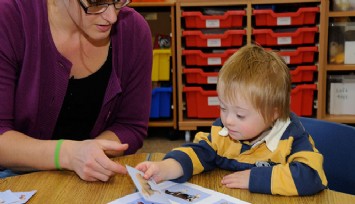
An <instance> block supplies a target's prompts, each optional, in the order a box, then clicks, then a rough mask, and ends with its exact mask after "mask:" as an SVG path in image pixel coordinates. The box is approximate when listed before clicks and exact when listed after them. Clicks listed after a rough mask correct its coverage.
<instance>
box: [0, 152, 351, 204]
mask: <svg viewBox="0 0 355 204" xmlns="http://www.w3.org/2000/svg"><path fill="white" fill-rule="evenodd" d="M163 156H164V154H161V153H154V154H150V155H149V154H146V153H142V154H135V155H129V156H124V157H119V158H115V159H114V160H115V161H118V162H120V163H121V164H127V165H130V166H133V167H134V166H135V165H136V164H138V163H139V162H141V161H145V160H146V159H147V158H148V157H149V159H150V160H154V161H155V160H160V159H161V158H162V157H163ZM228 173H230V172H228V171H224V170H215V171H212V172H207V173H203V174H200V175H196V176H194V177H193V178H192V179H191V180H190V181H189V182H191V183H194V184H197V185H200V186H203V187H205V188H210V189H213V190H216V191H218V192H222V193H225V194H228V195H231V196H234V197H236V198H239V199H241V200H244V201H248V202H251V203H263V204H264V203H273V204H274V203H275V204H277V203H282V204H285V203H287V204H292V203H295V204H302V203H315V204H319V203H322V204H327V203H329V204H334V203H355V196H353V195H348V194H344V193H339V192H335V191H331V190H324V191H322V192H321V193H318V194H316V195H314V196H302V197H300V196H295V197H286V196H275V195H264V194H256V193H250V192H249V191H248V190H240V189H228V188H225V187H223V186H222V185H221V184H220V181H221V178H222V177H223V176H224V175H226V174H228ZM8 189H10V190H12V191H15V192H17V191H31V190H37V193H36V194H35V195H34V196H33V197H32V198H31V199H30V201H29V202H28V203H108V202H110V201H113V200H116V199H117V198H119V197H123V196H125V195H128V194H131V193H134V192H135V186H134V184H133V182H132V180H131V178H130V177H129V176H128V175H116V176H114V177H112V178H111V179H110V180H109V181H108V182H86V181H83V180H81V179H80V178H79V177H78V176H77V175H76V174H75V173H73V172H69V171H41V172H35V173H30V174H25V175H21V176H15V177H9V178H6V179H1V180H0V191H5V190H8Z"/></svg>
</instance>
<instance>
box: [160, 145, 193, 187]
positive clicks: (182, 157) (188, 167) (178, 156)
mask: <svg viewBox="0 0 355 204" xmlns="http://www.w3.org/2000/svg"><path fill="white" fill-rule="evenodd" d="M169 158H171V159H175V160H176V161H177V162H179V163H180V165H181V166H182V170H183V175H182V176H181V177H179V178H177V179H174V180H172V181H174V182H177V183H184V182H186V181H188V180H189V179H190V178H191V177H192V173H193V165H192V160H191V158H190V157H189V156H188V155H187V154H186V153H184V152H181V151H178V150H175V151H171V152H169V153H168V154H166V155H165V157H164V159H169Z"/></svg>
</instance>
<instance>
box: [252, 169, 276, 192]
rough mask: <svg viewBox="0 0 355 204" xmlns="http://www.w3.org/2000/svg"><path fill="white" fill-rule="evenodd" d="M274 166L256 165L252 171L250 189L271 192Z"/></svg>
mask: <svg viewBox="0 0 355 204" xmlns="http://www.w3.org/2000/svg"><path fill="white" fill-rule="evenodd" d="M271 173H272V167H254V168H252V169H251V171H250V178H249V191H250V192H253V193H264V194H271Z"/></svg>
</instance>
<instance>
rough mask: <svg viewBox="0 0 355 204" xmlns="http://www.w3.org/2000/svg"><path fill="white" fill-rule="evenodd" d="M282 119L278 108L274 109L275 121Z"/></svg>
mask: <svg viewBox="0 0 355 204" xmlns="http://www.w3.org/2000/svg"><path fill="white" fill-rule="evenodd" d="M279 117H280V114H279V109H278V108H274V117H273V121H275V120H276V119H278V118H279Z"/></svg>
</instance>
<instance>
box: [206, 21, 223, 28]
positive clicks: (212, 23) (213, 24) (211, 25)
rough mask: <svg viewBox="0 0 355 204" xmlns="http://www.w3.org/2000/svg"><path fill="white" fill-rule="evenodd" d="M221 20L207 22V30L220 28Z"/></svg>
mask: <svg viewBox="0 0 355 204" xmlns="http://www.w3.org/2000/svg"><path fill="white" fill-rule="evenodd" d="M219 26H220V25H219V20H206V28H219Z"/></svg>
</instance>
